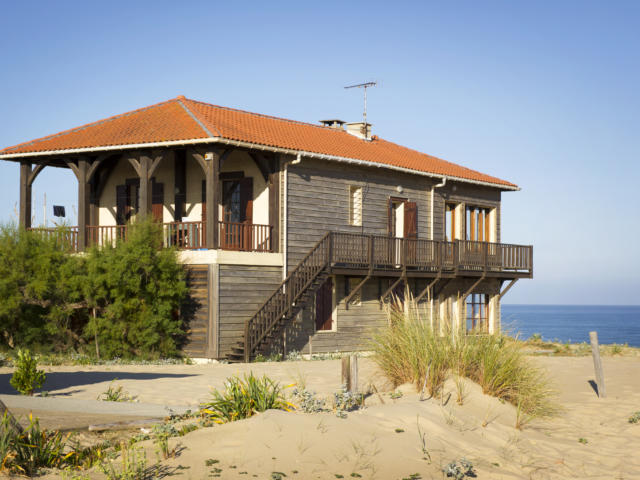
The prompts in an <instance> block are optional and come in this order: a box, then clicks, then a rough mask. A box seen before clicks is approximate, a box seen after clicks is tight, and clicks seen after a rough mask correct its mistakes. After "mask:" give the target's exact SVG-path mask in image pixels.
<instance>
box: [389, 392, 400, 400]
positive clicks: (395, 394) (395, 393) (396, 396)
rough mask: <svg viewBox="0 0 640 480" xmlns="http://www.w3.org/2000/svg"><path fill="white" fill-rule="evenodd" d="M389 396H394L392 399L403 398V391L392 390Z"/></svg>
mask: <svg viewBox="0 0 640 480" xmlns="http://www.w3.org/2000/svg"><path fill="white" fill-rule="evenodd" d="M389 397H390V398H392V399H394V400H397V399H399V398H402V392H401V391H399V390H396V391H393V392H391V393H390V394H389Z"/></svg>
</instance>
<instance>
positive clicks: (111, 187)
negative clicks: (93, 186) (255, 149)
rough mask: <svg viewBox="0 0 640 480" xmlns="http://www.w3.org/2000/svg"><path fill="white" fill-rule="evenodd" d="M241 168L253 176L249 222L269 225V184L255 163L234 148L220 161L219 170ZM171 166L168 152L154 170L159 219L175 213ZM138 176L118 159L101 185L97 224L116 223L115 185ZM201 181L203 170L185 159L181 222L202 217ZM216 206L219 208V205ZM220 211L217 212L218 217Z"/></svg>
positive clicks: (126, 161)
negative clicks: (160, 187)
mask: <svg viewBox="0 0 640 480" xmlns="http://www.w3.org/2000/svg"><path fill="white" fill-rule="evenodd" d="M237 171H243V172H244V175H245V177H253V223H255V224H262V225H268V224H269V187H268V186H267V184H266V182H265V180H264V178H263V177H262V174H261V173H260V170H259V169H258V167H257V165H256V164H255V162H254V161H253V160H252V159H251V158H250V157H249V155H248V154H247V153H245V152H240V151H235V152H233V153H232V154H231V155H229V157H228V158H227V159H226V160H225V161H224V163H223V165H222V168H221V172H237ZM174 172H175V167H174V157H173V155H172V154H168V155H167V156H165V158H163V159H162V161H161V163H160V165H159V166H158V168H157V169H156V171H155V173H154V178H155V180H156V182H159V183H163V184H164V209H163V221H164V222H165V223H168V222H172V221H173V219H174V212H175V193H174V190H175V179H174V177H175V173H174ZM129 178H130V179H134V178H138V175H137V174H136V172H135V170H134V169H133V167H132V166H131V164H130V163H129V161H128V160H126V159H125V158H122V159H120V160H119V161H118V162H117V163H116V165H115V167H114V169H113V171H112V173H111V175H110V176H109V179H108V180H107V183H106V184H105V187H104V189H103V191H102V195H101V197H100V201H99V213H98V221H99V224H100V225H116V186H117V185H122V184H124V183H125V181H126V180H127V179H129ZM202 180H204V172H203V171H202V168H201V167H200V165H199V164H198V163H197V162H196V161H195V160H194V159H193V158H190V157H189V158H187V164H186V184H187V198H186V204H185V216H183V218H182V220H183V221H185V222H189V221H190V222H198V221H200V220H202ZM219 208H220V209H221V208H222V207H219ZM221 216H222V211H220V218H221Z"/></svg>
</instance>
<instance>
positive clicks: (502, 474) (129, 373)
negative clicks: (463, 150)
mask: <svg viewBox="0 0 640 480" xmlns="http://www.w3.org/2000/svg"><path fill="white" fill-rule="evenodd" d="M535 361H536V362H538V363H540V364H541V365H542V366H543V367H545V368H546V369H548V370H549V372H550V374H551V376H552V378H553V379H554V381H555V382H556V384H557V387H558V391H559V397H558V399H559V403H560V405H561V406H562V407H563V412H562V413H561V414H560V415H559V416H558V417H557V418H554V419H550V420H546V421H539V422H534V423H533V424H531V425H530V426H528V428H526V429H525V430H523V431H520V430H516V429H515V428H514V423H515V410H514V408H513V407H512V406H511V405H508V404H503V403H501V402H500V401H498V400H497V399H495V398H492V397H488V396H486V395H483V394H482V393H481V391H480V389H479V387H478V386H477V385H475V384H472V383H470V382H468V394H467V396H466V399H465V402H464V404H463V405H461V406H460V405H457V404H456V401H455V392H454V390H455V386H454V384H453V382H450V383H448V384H447V388H446V392H447V393H445V396H444V398H445V402H444V404H443V402H442V401H441V400H439V399H427V400H424V401H420V399H419V396H418V394H417V393H415V389H414V388H413V386H411V385H405V386H402V387H400V390H401V391H402V392H403V393H404V394H403V396H402V397H401V398H398V399H392V398H390V397H389V395H388V393H383V395H382V398H383V400H384V402H385V403H384V404H382V403H381V402H380V400H379V398H378V397H377V396H376V395H373V396H371V397H369V398H368V399H367V406H366V408H365V409H363V410H360V411H357V412H352V413H349V415H348V417H347V418H345V419H342V418H338V417H337V416H336V415H335V414H333V413H323V414H303V413H287V412H281V411H268V412H265V413H263V414H260V415H258V416H256V417H254V418H252V419H249V420H245V421H240V422H234V423H231V424H226V425H221V426H215V427H211V428H206V429H201V430H197V431H195V432H192V433H190V434H188V435H186V436H185V437H182V438H179V439H172V440H171V444H172V445H175V444H176V443H180V444H182V445H183V447H185V448H184V449H182V451H181V453H180V455H179V456H178V457H177V458H175V459H171V460H168V461H166V462H164V464H163V465H164V467H165V469H166V472H171V473H173V474H174V475H176V476H179V477H181V478H192V479H199V478H210V477H209V476H210V475H211V474H212V473H213V474H215V473H216V472H217V473H219V474H220V477H218V478H232V479H233V478H267V479H268V478H271V476H272V473H273V472H282V473H284V474H286V477H283V478H287V479H289V478H301V479H306V478H340V477H339V475H342V476H343V477H344V478H371V479H391V478H409V476H410V475H411V474H414V473H418V474H420V475H421V477H422V478H425V479H427V478H434V479H440V478H443V476H442V472H441V469H442V468H443V467H444V466H445V465H446V464H448V463H449V462H450V461H452V460H456V459H460V458H462V457H465V458H467V459H468V460H470V461H471V462H472V463H473V465H474V466H475V469H476V471H477V474H478V478H486V479H512V478H514V479H515V478H525V479H529V478H530V479H564V478H595V479H600V478H602V479H634V478H640V457H638V451H640V425H634V424H630V423H629V422H628V418H629V416H630V415H631V414H632V413H633V412H635V411H638V410H640V359H638V358H616V357H607V358H605V359H604V360H603V362H604V368H605V375H606V382H607V393H608V397H607V398H605V399H599V398H598V397H597V396H596V394H595V392H594V390H593V388H592V387H591V385H590V384H589V380H592V379H593V364H592V361H591V359H590V358H589V357H581V358H571V357H552V358H535ZM360 364H361V375H360V380H361V381H360V384H361V387H362V388H364V387H366V386H367V385H368V384H369V383H374V384H376V386H377V388H378V389H379V390H380V391H384V390H388V388H387V387H388V386H385V385H386V382H385V381H384V379H382V378H380V376H379V374H378V373H377V372H376V369H375V366H374V365H373V363H372V362H371V361H369V360H366V359H364V360H361V362H360ZM51 370H52V371H53V372H58V373H64V372H71V371H73V370H74V369H73V368H68V367H67V368H64V367H58V368H53V369H51ZM75 370H76V371H77V370H79V369H78V368H76V369H75ZM83 370H84V371H85V373H83V374H82V375H78V379H81V378H84V379H85V380H84V381H85V382H86V383H84V384H81V383H80V380H78V381H77V382H71V383H74V384H73V385H71V384H69V383H70V382H67V384H65V385H64V387H63V388H61V389H60V390H56V391H52V393H53V394H58V393H65V392H70V396H71V397H72V398H95V397H96V395H97V394H98V393H100V392H101V391H104V389H105V388H106V386H108V384H109V381H108V380H105V378H108V376H104V367H91V368H84V369H83ZM249 370H252V371H254V372H255V373H257V374H262V373H267V374H268V375H269V376H271V377H272V378H274V379H276V380H278V381H280V382H282V383H283V384H288V383H293V382H295V381H300V380H304V381H305V382H306V385H307V388H308V389H310V390H315V391H316V392H318V394H319V395H321V396H323V395H330V394H331V393H332V392H334V391H336V390H337V389H338V388H339V383H340V376H339V373H340V365H339V362H338V361H318V362H315V361H314V362H308V361H307V362H283V363H265V364H252V365H241V366H237V365H195V366H186V365H185V366H162V367H160V366H145V367H118V368H117V369H116V367H113V370H109V371H108V372H109V373H110V374H113V375H114V377H115V376H117V377H118V378H120V379H121V380H118V381H117V384H119V385H120V384H121V385H123V386H124V387H125V389H126V390H128V391H129V392H130V393H131V394H134V395H137V396H138V397H139V398H140V400H141V401H144V402H152V401H154V399H155V401H156V402H162V403H169V404H174V405H184V404H193V405H195V404H197V402H198V401H200V400H202V399H204V398H206V395H207V392H208V386H209V385H211V386H213V387H220V386H222V383H223V381H224V379H225V378H226V377H227V376H229V375H232V374H237V373H243V372H247V371H249ZM92 372H93V373H95V372H102V373H101V374H100V375H97V376H96V375H94V377H95V378H97V380H99V381H96V382H92V381H87V379H90V378H91V374H92ZM2 373H3V372H2V371H0V375H1V374H2ZM141 373H144V374H147V375H149V378H146V379H139V378H137V377H136V375H137V374H141ZM54 374H55V373H54ZM53 376H54V375H51V374H50V377H53ZM151 377H153V378H151ZM0 388H1V387H0ZM449 392H451V393H453V395H452V397H451V398H450V399H449V400H448V401H446V399H447V398H448V393H449ZM423 438H424V443H423V441H422V439H423ZM580 439H584V440H583V441H582V442H581V441H579V440H580ZM142 445H143V446H144V447H145V448H146V449H148V458H149V460H154V459H155V447H154V445H153V444H152V442H143V443H142ZM423 446H424V448H425V450H424V451H423ZM425 458H426V459H425ZM429 458H430V460H429ZM208 459H213V460H217V461H218V463H214V464H212V465H210V466H206V465H205V462H206V461H207V460H208ZM179 465H182V466H185V467H188V468H186V469H178V468H177V467H178V466H179ZM214 469H220V471H219V472H218V471H217V470H214ZM243 472H246V473H243ZM352 474H356V475H361V477H357V476H354V477H352V476H351V475H352ZM336 475H338V476H336ZM276 478H277V477H276Z"/></svg>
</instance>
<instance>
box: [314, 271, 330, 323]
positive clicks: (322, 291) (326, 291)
mask: <svg viewBox="0 0 640 480" xmlns="http://www.w3.org/2000/svg"><path fill="white" fill-rule="evenodd" d="M332 317H333V279H332V278H331V277H329V278H327V281H326V282H325V283H324V284H323V285H322V286H321V287H320V288H319V289H318V292H317V293H316V330H331V329H332V328H333V318H332Z"/></svg>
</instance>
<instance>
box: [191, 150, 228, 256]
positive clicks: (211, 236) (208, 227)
mask: <svg viewBox="0 0 640 480" xmlns="http://www.w3.org/2000/svg"><path fill="white" fill-rule="evenodd" d="M230 153H231V150H226V151H223V152H222V155H221V154H220V152H218V151H208V152H203V153H200V151H198V150H195V149H194V150H192V153H191V155H192V156H193V158H195V159H196V161H197V162H198V163H199V164H200V167H202V171H203V172H204V179H205V182H204V183H205V202H206V204H207V212H206V217H205V240H206V245H207V248H209V249H215V248H218V245H219V241H218V208H219V205H220V188H219V186H218V185H219V183H220V165H221V163H222V162H223V161H224V159H225V158H226V157H227V156H229V154H230Z"/></svg>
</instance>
